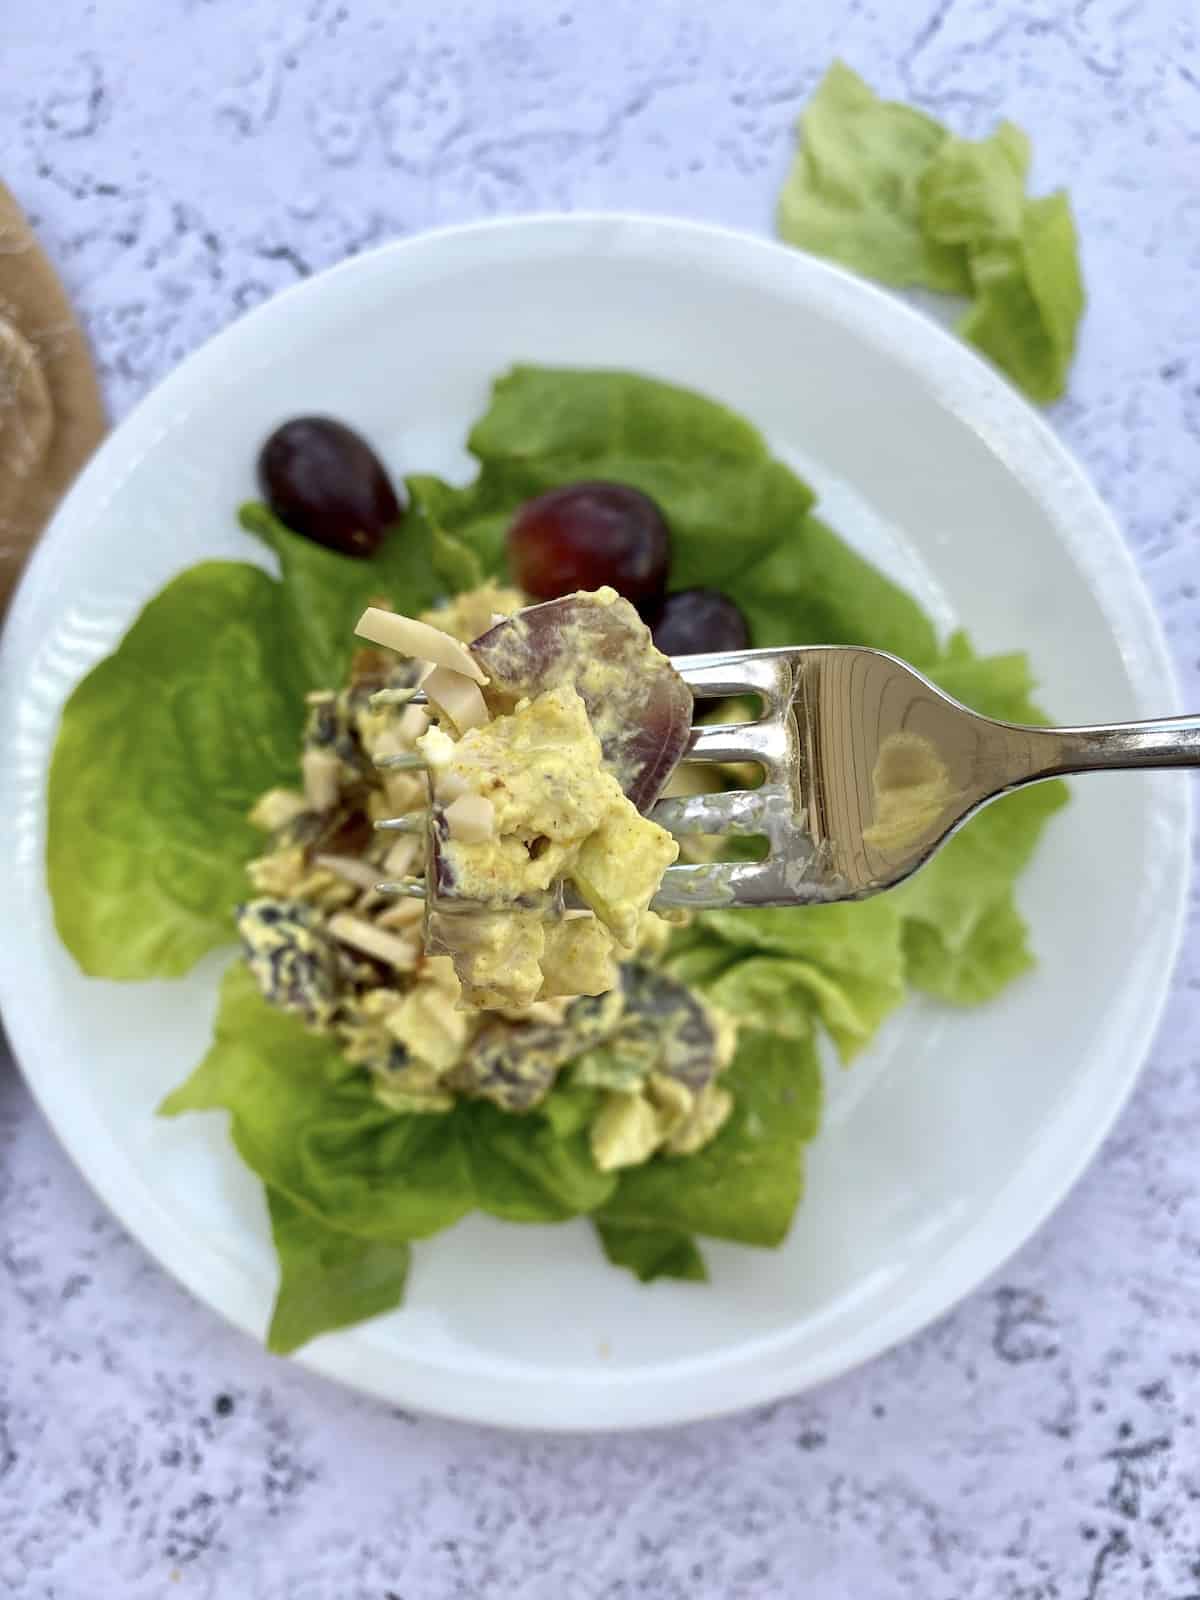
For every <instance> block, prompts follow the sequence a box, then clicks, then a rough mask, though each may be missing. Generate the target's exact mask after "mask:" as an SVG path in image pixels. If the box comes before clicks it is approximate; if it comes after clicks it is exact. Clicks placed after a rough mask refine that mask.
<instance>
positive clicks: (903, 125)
mask: <svg viewBox="0 0 1200 1600" xmlns="http://www.w3.org/2000/svg"><path fill="white" fill-rule="evenodd" d="M800 128H801V133H802V141H801V144H800V148H799V150H798V151H797V154H796V158H795V161H794V163H793V165H792V168H791V171H790V172H789V174H788V177H787V179H786V181H785V183H784V186H783V190H782V192H781V194H780V198H779V212H778V228H779V233H780V236H781V238H783V239H785V240H787V242H788V243H789V244H795V245H799V246H800V247H801V248H803V249H806V250H811V251H813V252H814V253H815V254H817V255H822V256H828V257H829V258H830V259H831V260H835V261H840V262H841V263H842V264H843V265H844V266H848V267H850V268H852V269H853V270H854V271H856V272H860V273H863V274H864V275H865V276H867V277H870V278H877V279H879V280H880V281H881V282H883V283H889V284H892V285H894V286H896V287H900V288H903V287H906V286H915V287H921V288H926V289H932V290H935V291H940V292H942V293H949V294H960V295H966V296H969V297H970V298H971V301H972V304H971V306H970V309H969V310H968V311H967V312H966V314H965V315H964V316H963V318H962V320H961V321H960V322H959V325H958V331H959V333H960V334H961V336H962V337H963V338H964V339H966V340H968V341H969V342H970V343H971V344H973V345H975V347H976V348H977V349H978V350H980V351H981V352H982V353H983V354H984V355H986V356H987V357H988V358H989V359H990V360H991V361H993V362H994V363H995V364H996V366H998V367H999V368H1000V369H1001V370H1002V371H1004V372H1006V373H1007V374H1008V376H1009V377H1010V378H1012V379H1013V381H1014V382H1015V383H1017V384H1018V385H1019V386H1020V387H1021V388H1022V389H1024V391H1025V392H1026V394H1028V395H1030V396H1031V397H1032V398H1033V399H1035V400H1039V401H1051V400H1056V399H1058V397H1059V396H1060V395H1061V394H1062V392H1063V390H1064V388H1065V387H1066V381H1067V374H1068V371H1069V369H1070V365H1071V360H1072V357H1073V355H1074V351H1075V335H1076V329H1077V327H1078V323H1079V319H1080V317H1081V316H1082V315H1083V309H1084V293H1083V282H1082V279H1081V276H1080V271H1079V248H1078V241H1077V238H1076V234H1075V225H1074V222H1073V220H1072V217H1071V208H1070V204H1069V202H1068V200H1067V197H1066V195H1065V193H1064V192H1063V191H1061V190H1059V191H1057V192H1056V193H1054V194H1052V195H1048V196H1047V197H1045V198H1044V199H1036V200H1035V199H1029V198H1028V197H1027V196H1026V193H1025V185H1026V180H1027V178H1028V173H1029V156H1030V152H1029V141H1028V139H1027V138H1026V136H1025V134H1024V133H1022V131H1021V130H1020V129H1019V128H1017V127H1015V126H1014V125H1013V124H1012V123H1011V122H1002V123H1001V124H1000V126H999V127H998V128H997V130H996V132H995V133H994V134H992V135H991V136H990V137H989V138H986V139H979V140H970V139H959V138H955V137H954V136H953V135H951V134H950V133H949V132H948V131H947V130H946V129H945V128H943V127H942V126H941V124H940V123H938V122H935V121H934V120H933V119H932V118H931V117H927V116H925V115H924V114H923V113H921V112H919V111H916V110H914V109H913V108H912V107H910V106H904V105H899V104H897V103H896V102H894V101H888V100H880V99H878V98H877V96H876V95H875V94H873V93H872V91H871V90H870V89H869V88H868V87H867V85H866V84H865V83H863V81H862V79H861V78H859V77H858V76H857V75H856V74H855V73H854V72H852V71H851V70H850V68H849V67H847V66H845V65H844V64H843V63H842V62H835V63H834V64H833V66H832V67H831V68H830V69H829V72H828V73H827V74H826V76H825V78H824V79H823V80H822V82H821V83H820V85H819V86H818V88H817V90H816V92H815V94H814V95H813V98H812V100H811V101H810V102H809V105H808V106H807V108H806V109H805V111H804V112H803V113H802V115H801V118H800Z"/></svg>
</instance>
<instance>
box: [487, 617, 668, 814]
mask: <svg viewBox="0 0 1200 1600" xmlns="http://www.w3.org/2000/svg"><path fill="white" fill-rule="evenodd" d="M471 653H472V654H473V655H474V656H475V658H476V660H477V661H478V662H479V664H480V666H481V667H482V668H483V670H484V672H486V673H487V675H488V678H489V680H490V681H489V682H488V684H487V686H486V687H485V689H484V691H483V695H484V699H485V700H486V701H487V702H488V706H489V708H490V710H491V711H492V713H493V714H494V715H500V714H502V713H504V712H507V711H511V710H512V709H513V707H514V706H515V705H516V703H517V701H518V700H521V699H523V698H524V697H525V696H526V695H537V694H542V693H543V692H544V691H545V690H547V689H554V688H558V687H559V686H560V685H562V684H569V685H571V687H573V688H574V689H576V690H577V691H578V693H579V695H580V697H581V698H582V700H583V703H584V705H585V706H586V707H587V713H588V718H589V720H590V722H591V724H592V727H593V728H594V729H595V730H596V737H597V738H598V739H599V741H600V748H601V750H602V751H603V753H604V760H605V764H606V765H607V767H608V768H609V770H610V771H611V772H612V774H613V776H614V777H615V778H616V780H617V782H618V783H619V784H620V785H621V787H622V789H623V790H624V791H625V793H626V794H627V795H628V796H629V798H630V799H631V800H632V801H633V803H634V805H635V806H637V808H638V810H639V811H648V810H649V809H650V807H651V806H652V805H653V804H654V802H655V801H656V800H657V799H658V796H659V794H660V793H661V791H662V788H663V785H664V784H665V783H666V781H667V779H668V778H669V777H670V776H671V773H672V772H673V771H674V770H675V768H676V766H677V765H678V763H679V760H680V757H681V756H682V755H683V752H684V749H685V748H686V746H687V742H688V734H689V732H690V730H691V725H692V693H691V690H690V689H689V688H688V686H687V684H685V683H684V681H683V679H682V678H681V677H680V676H679V674H678V673H677V672H676V671H675V669H674V667H672V665H671V663H670V662H669V661H667V660H666V659H665V657H664V656H662V655H661V654H660V653H659V651H658V650H656V649H655V647H654V643H653V640H652V639H651V637H650V630H649V629H648V628H647V627H646V625H645V623H644V622H643V621H642V620H641V618H640V617H639V616H638V614H637V612H636V611H635V610H634V609H633V607H632V606H631V605H630V604H629V602H628V601H627V600H619V599H611V600H608V601H605V600H602V599H599V598H597V597H596V596H594V595H587V594H574V595H567V596H566V597H564V598H563V599H561V600H550V601H548V602H547V603H546V604H545V605H540V606H531V607H529V609H528V610H526V611H519V612H518V613H517V615H516V616H515V617H507V618H505V620H504V621H503V622H499V623H497V624H496V626H495V627H494V628H492V629H490V630H489V631H488V632H487V633H485V634H484V635H483V636H482V638H479V639H476V641H475V643H474V644H473V645H472V646H471Z"/></svg>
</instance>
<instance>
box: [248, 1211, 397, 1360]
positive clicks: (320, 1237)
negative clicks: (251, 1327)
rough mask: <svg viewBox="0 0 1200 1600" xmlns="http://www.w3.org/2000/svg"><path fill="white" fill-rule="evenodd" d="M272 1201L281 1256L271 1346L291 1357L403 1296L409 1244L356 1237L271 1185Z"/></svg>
mask: <svg viewBox="0 0 1200 1600" xmlns="http://www.w3.org/2000/svg"><path fill="white" fill-rule="evenodd" d="M267 1207H268V1210H269V1211H270V1216H271V1238H272V1241H273V1243H274V1245H275V1254H276V1255H277V1256H278V1258H279V1288H278V1290H277V1292H276V1295H275V1306H274V1309H273V1310H272V1312H271V1323H270V1326H269V1327H268V1329H267V1341H266V1342H267V1349H268V1350H273V1351H274V1352H275V1354H276V1355H281V1356H282V1355H290V1354H291V1352H292V1351H293V1350H298V1349H299V1348H300V1346H301V1345H302V1344H307V1343H308V1341H309V1340H310V1339H315V1338H316V1337H317V1336H318V1335H319V1334H322V1333H332V1332H333V1331H334V1330H335V1329H337V1328H349V1327H352V1326H353V1325H354V1324H355V1323H356V1322H365V1321H366V1320H367V1318H368V1317H377V1316H378V1315H379V1314H380V1312H382V1311H392V1310H394V1309H395V1307H396V1306H398V1305H399V1304H400V1302H401V1300H403V1298H404V1285H405V1282H406V1281H407V1278H408V1268H409V1262H410V1259H411V1255H412V1252H411V1250H410V1248H409V1246H408V1244H407V1243H400V1244H380V1243H379V1242H377V1241H375V1240H367V1239H355V1238H354V1237H353V1236H352V1235H350V1234H347V1233H341V1232H339V1231H338V1230H337V1229H334V1228H329V1227H326V1226H325V1224H324V1223H323V1222H318V1221H317V1219H316V1218H315V1217H314V1216H313V1215H312V1213H311V1212H308V1211H303V1210H301V1208H300V1207H299V1206H296V1205H293V1204H292V1202H291V1201H290V1200H288V1199H287V1198H286V1197H285V1196H284V1195H281V1194H279V1193H277V1192H276V1191H275V1190H274V1189H268V1190H267Z"/></svg>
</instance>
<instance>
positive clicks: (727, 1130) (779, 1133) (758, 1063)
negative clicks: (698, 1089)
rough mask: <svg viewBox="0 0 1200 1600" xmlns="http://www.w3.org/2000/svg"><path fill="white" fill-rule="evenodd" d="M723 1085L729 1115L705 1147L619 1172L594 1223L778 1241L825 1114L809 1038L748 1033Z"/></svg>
mask: <svg viewBox="0 0 1200 1600" xmlns="http://www.w3.org/2000/svg"><path fill="white" fill-rule="evenodd" d="M721 1081H722V1083H723V1084H724V1085H725V1086H726V1087H727V1088H728V1089H730V1090H731V1091H732V1093H733V1096H734V1109H733V1112H732V1113H731V1115H730V1117H729V1120H728V1121H727V1122H726V1124H725V1126H724V1127H723V1128H722V1129H721V1131H720V1132H719V1133H718V1134H717V1136H716V1138H715V1139H714V1140H713V1141H712V1143H711V1144H709V1145H706V1146H705V1147H704V1149H702V1150H699V1151H697V1152H696V1154H695V1155H690V1156H657V1157H655V1158H654V1159H653V1160H652V1161H648V1162H647V1163H646V1164H645V1166H641V1167H631V1168H628V1169H626V1170H625V1171H624V1172H622V1173H620V1174H619V1177H618V1182H617V1186H616V1190H615V1192H614V1194H613V1196H612V1198H611V1199H610V1200H609V1201H607V1202H606V1203H605V1204H604V1205H603V1206H602V1207H601V1208H600V1210H599V1213H598V1220H599V1221H600V1222H603V1223H605V1224H607V1223H619V1224H621V1225H622V1226H623V1227H625V1228H652V1229H668V1230H671V1231H673V1232H679V1233H686V1234H693V1233H699V1234H707V1235H709V1236H710V1237H712V1238H715V1239H732V1240H734V1241H736V1242H738V1243H741V1244H753V1245H763V1246H768V1245H778V1244H781V1243H782V1242H783V1240H784V1238H785V1237H786V1236H787V1231H788V1228H789V1227H790V1226H791V1221H792V1217H793V1215H794V1213H795V1210H796V1207H797V1205H798V1204H799V1202H800V1194H801V1191H802V1188H803V1182H804V1172H803V1164H804V1145H805V1143H806V1142H807V1141H808V1140H809V1139H811V1138H812V1137H813V1135H814V1134H815V1133H816V1131H817V1127H818V1125H819V1123H820V1116H821V1069H820V1064H819V1062H818V1060H817V1052H816V1046H815V1042H814V1041H813V1040H812V1039H811V1038H810V1039H807V1040H795V1039H785V1038H782V1037H780V1036H778V1035H774V1034H769V1033H759V1032H753V1031H750V1030H746V1031H745V1032H743V1033H742V1035H741V1036H740V1038H739V1040H738V1050H737V1055H736V1056H735V1058H734V1060H733V1063H732V1064H731V1066H730V1067H729V1068H728V1069H727V1071H726V1072H725V1073H724V1075H723V1076H722V1079H721Z"/></svg>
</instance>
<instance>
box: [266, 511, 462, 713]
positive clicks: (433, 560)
mask: <svg viewBox="0 0 1200 1600" xmlns="http://www.w3.org/2000/svg"><path fill="white" fill-rule="evenodd" d="M238 518H239V521H240V522H241V524H242V527H243V528H245V530H246V532H247V533H252V534H254V535H255V536H256V537H257V538H259V539H261V540H262V541H263V543H264V544H265V545H267V546H268V547H269V548H270V549H271V550H273V551H274V552H275V554H276V555H277V556H278V557H279V570H280V577H281V579H282V581H283V604H284V608H285V611H286V616H287V625H288V631H289V633H290V636H291V639H292V642H293V647H294V649H295V651H296V653H297V656H298V658H299V661H300V664H301V667H302V669H303V672H304V678H305V683H306V685H307V687H308V688H310V689H328V688H335V687H338V686H340V684H341V683H342V681H343V680H344V678H345V676H346V672H347V669H348V668H349V665H350V657H351V656H352V655H353V654H354V652H355V650H357V649H358V648H360V646H361V644H362V641H361V640H360V639H356V638H355V636H354V624H355V623H356V622H357V621H358V619H359V617H360V616H361V615H362V612H363V609H364V608H365V607H366V606H368V605H370V604H372V603H373V602H377V601H380V600H384V601H387V602H388V603H389V604H390V605H392V606H393V607H394V608H395V609H396V610H397V611H405V612H407V613H410V614H411V613H413V612H417V611H425V610H428V609H429V607H430V606H432V605H433V604H434V603H435V602H436V601H437V600H439V599H441V598H442V597H443V596H445V595H446V594H447V593H451V592H453V589H454V586H453V584H452V582H451V581H448V580H449V579H450V577H451V574H450V572H449V570H448V566H449V564H448V563H447V561H446V557H445V553H444V551H443V552H442V553H441V554H440V555H439V554H435V551H434V530H433V527H432V526H431V524H430V522H429V520H428V518H427V517H426V516H425V515H424V513H423V508H421V507H417V508H416V509H415V510H414V508H413V507H411V506H410V508H409V510H408V512H407V513H406V514H405V516H404V519H403V521H401V522H400V523H399V525H398V526H397V527H395V528H393V529H392V530H391V532H390V533H389V534H388V536H387V538H386V539H385V540H384V541H383V543H382V544H381V545H380V547H379V549H378V550H377V551H376V552H375V554H374V555H372V556H370V557H367V558H364V557H362V556H344V555H339V554H338V552H337V551H336V550H327V549H325V547H324V546H323V545H319V544H314V543H313V542H312V540H311V539H305V538H303V537H302V536H301V535H300V534H298V533H293V532H292V530H291V529H290V528H288V527H285V526H284V524H283V523H282V522H280V520H279V518H278V517H276V516H275V514H274V513H273V512H272V511H271V509H270V507H269V506H266V505H263V504H262V502H261V501H257V500H251V501H247V503H246V504H245V505H244V506H242V508H241V510H240V511H239V513H238ZM463 553H464V555H466V554H467V552H463Z"/></svg>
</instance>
